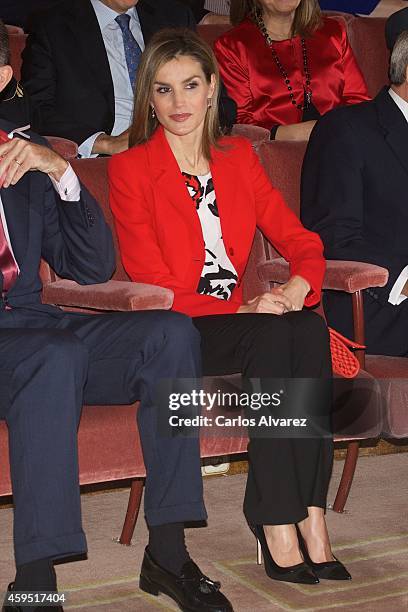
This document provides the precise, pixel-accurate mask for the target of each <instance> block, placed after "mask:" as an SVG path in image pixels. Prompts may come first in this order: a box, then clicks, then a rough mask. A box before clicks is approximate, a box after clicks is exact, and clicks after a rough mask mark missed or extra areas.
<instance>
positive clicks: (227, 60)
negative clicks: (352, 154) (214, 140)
mask: <svg viewBox="0 0 408 612" xmlns="http://www.w3.org/2000/svg"><path fill="white" fill-rule="evenodd" d="M231 21H232V23H234V25H235V27H234V28H233V29H231V30H229V31H228V32H226V33H225V34H224V35H222V36H221V37H220V38H219V39H218V40H217V41H216V43H215V47H214V51H215V55H216V57H217V60H218V64H219V68H220V73H221V77H222V79H223V81H224V83H225V86H226V88H227V91H228V93H229V95H230V96H231V98H233V99H234V100H235V102H236V103H237V105H238V123H249V124H252V125H259V126H262V127H265V128H267V129H268V130H270V131H271V138H272V139H274V138H276V139H277V140H308V138H309V135H310V132H311V130H312V128H313V126H314V124H315V122H316V120H317V119H318V118H319V116H321V115H324V114H325V113H327V111H329V110H331V109H332V108H335V107H336V106H342V105H345V104H356V103H359V102H363V101H364V100H368V99H369V95H368V92H367V87H366V84H365V82H364V78H363V76H362V74H361V72H360V69H359V67H358V65H357V62H356V60H355V57H354V54H353V51H352V50H351V48H350V44H349V41H348V38H347V33H346V28H345V24H344V22H343V21H342V20H341V19H338V18H334V17H322V15H321V12H320V8H319V5H318V2H317V0H232V2H231Z"/></svg>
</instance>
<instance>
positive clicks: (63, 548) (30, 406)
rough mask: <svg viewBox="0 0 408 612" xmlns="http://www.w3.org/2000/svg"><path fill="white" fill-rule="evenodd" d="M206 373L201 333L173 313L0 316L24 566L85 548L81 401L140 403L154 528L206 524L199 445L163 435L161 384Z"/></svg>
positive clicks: (1, 372) (2, 381)
mask: <svg viewBox="0 0 408 612" xmlns="http://www.w3.org/2000/svg"><path fill="white" fill-rule="evenodd" d="M199 375H200V351H199V334H198V333H197V331H196V329H195V328H194V326H193V325H192V323H191V320H190V319H188V318H187V317H185V316H184V315H181V314H179V313H174V312H164V311H150V312H134V313H117V314H112V315H110V314H106V315H100V316H93V315H83V314H73V313H64V314H60V313H59V312H58V311H56V313H55V314H52V312H49V311H48V312H45V311H41V310H29V309H17V308H16V309H13V310H11V311H8V312H5V313H4V312H3V313H0V418H4V419H6V421H7V425H8V428H9V440H10V467H11V477H12V487H13V497H14V542H15V556H16V562H17V565H21V564H23V563H29V562H31V561H34V560H36V559H41V558H45V557H52V558H56V557H62V556H67V555H71V554H79V553H83V552H85V551H86V541H85V536H84V533H83V531H82V526H81V508H80V496H79V483H78V458H77V426H78V423H79V419H80V414H81V407H82V403H88V404H96V405H98V404H128V403H132V402H134V401H135V400H136V399H140V400H141V408H140V410H139V413H138V424H139V432H140V437H141V442H142V448H143V456H144V461H145V465H146V471H147V478H146V490H145V514H146V519H147V522H148V524H149V525H160V524H163V523H172V522H182V521H190V520H191V521H193V520H202V519H205V518H206V512H205V508H204V503H203V497H202V478H201V470H200V454H199V443H198V439H197V438H187V437H183V436H172V437H170V436H167V437H166V436H160V435H159V432H158V429H157V422H158V410H157V406H156V404H155V401H154V398H153V392H154V391H155V387H156V384H157V381H158V380H159V379H160V378H162V377H163V378H167V377H168V378H175V379H177V378H180V377H183V378H195V377H197V376H199Z"/></svg>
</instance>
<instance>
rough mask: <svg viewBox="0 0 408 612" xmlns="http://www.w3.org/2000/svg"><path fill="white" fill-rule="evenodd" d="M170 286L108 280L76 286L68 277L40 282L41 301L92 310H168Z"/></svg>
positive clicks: (171, 296) (170, 300)
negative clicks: (47, 282) (41, 285)
mask: <svg viewBox="0 0 408 612" xmlns="http://www.w3.org/2000/svg"><path fill="white" fill-rule="evenodd" d="M173 298H174V295H173V292H172V291H171V289H165V288H164V287H157V286H156V285H147V284H144V283H132V282H130V281H116V280H110V281H108V282H107V283H100V284H96V285H78V283H75V282H74V281H71V280H58V281H55V282H53V283H49V284H47V285H44V287H43V292H42V301H43V303H44V304H58V305H59V306H73V307H77V308H94V309H96V310H123V311H131V310H153V309H158V310H169V309H170V308H171V307H172V305H173Z"/></svg>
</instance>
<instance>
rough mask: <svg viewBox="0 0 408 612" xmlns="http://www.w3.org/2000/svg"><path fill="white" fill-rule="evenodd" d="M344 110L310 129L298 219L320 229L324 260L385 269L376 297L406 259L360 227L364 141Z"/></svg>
mask: <svg viewBox="0 0 408 612" xmlns="http://www.w3.org/2000/svg"><path fill="white" fill-rule="evenodd" d="M344 114H345V113H343V112H342V109H340V110H339V111H333V112H332V113H329V115H326V116H325V117H324V118H323V119H321V120H320V121H319V122H318V124H317V126H316V127H315V128H314V130H313V132H312V135H311V138H310V141H309V145H308V148H307V151H306V156H305V160H304V164H303V170H302V181H301V183H302V184H301V202H302V204H301V218H302V221H303V222H304V224H305V225H306V227H309V228H311V229H313V230H314V231H316V232H318V233H319V234H320V236H321V238H322V240H323V244H324V252H325V256H326V257H327V258H328V259H340V260H346V261H363V262H366V263H372V264H376V265H378V266H382V267H384V268H387V269H388V271H389V281H388V283H387V285H386V286H385V287H382V288H376V293H377V294H378V295H379V299H380V301H382V302H383V303H385V302H387V301H388V296H389V292H390V290H391V288H392V286H393V284H394V282H395V280H396V279H397V277H398V276H399V274H400V272H401V270H402V269H403V268H404V266H405V265H406V264H407V261H405V260H402V259H401V258H400V257H398V256H395V255H392V254H390V253H389V252H386V251H385V249H384V248H382V246H381V244H378V243H377V242H375V241H373V240H370V238H369V237H367V235H366V232H365V229H364V216H365V215H367V214H368V212H369V210H368V207H369V206H370V203H369V202H365V200H364V157H365V156H364V143H363V142H361V139H359V136H358V130H357V129H356V126H354V127H353V125H352V124H351V123H350V122H349V120H348V119H347V118H346V117H345V116H344Z"/></svg>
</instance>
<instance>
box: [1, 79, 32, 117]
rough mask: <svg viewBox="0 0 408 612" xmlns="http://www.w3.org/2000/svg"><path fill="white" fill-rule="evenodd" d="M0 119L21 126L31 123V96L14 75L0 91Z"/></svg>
mask: <svg viewBox="0 0 408 612" xmlns="http://www.w3.org/2000/svg"><path fill="white" fill-rule="evenodd" d="M0 119H4V120H5V121H9V122H10V123H14V125H17V126H19V127H20V126H23V125H27V124H29V123H31V107H30V101H29V97H28V96H27V94H26V92H25V91H24V89H23V87H22V86H21V85H20V84H19V83H17V81H16V79H15V78H14V77H13V78H12V79H11V81H10V83H9V84H8V85H7V87H5V89H3V91H1V92H0Z"/></svg>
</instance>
